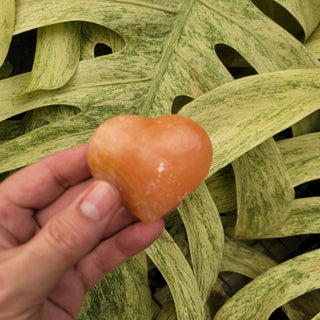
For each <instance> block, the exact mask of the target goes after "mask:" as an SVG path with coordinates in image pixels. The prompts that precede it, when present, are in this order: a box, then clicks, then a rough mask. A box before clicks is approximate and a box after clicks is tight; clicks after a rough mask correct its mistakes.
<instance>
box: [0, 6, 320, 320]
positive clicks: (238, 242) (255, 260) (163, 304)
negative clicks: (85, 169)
mask: <svg viewBox="0 0 320 320" xmlns="http://www.w3.org/2000/svg"><path fill="white" fill-rule="evenodd" d="M319 22H320V2H319V1H318V0H277V1H271V0H252V1H250V0H236V1H235V0H233V1H231V0H198V1H195V0H181V1H178V0H140V1H138V0H127V1H121V0H113V1H107V0H86V1H84V0H77V1H62V0H55V1H53V0H37V1H36V0H30V1H25V0H16V1H12V0H0V66H1V65H2V67H0V79H1V80H0V120H1V122H0V148H1V149H0V150H1V152H0V172H1V173H2V177H3V178H4V177H5V176H6V175H7V174H8V173H10V172H11V171H13V170H16V169H18V168H21V167H23V166H25V165H28V164H30V163H32V162H34V161H36V160H38V159H39V158H41V157H43V156H45V155H48V154H50V153H53V152H56V151H58V150H63V149H65V148H68V147H71V146H74V145H77V144H81V143H84V142H87V141H88V139H89V138H90V136H91V134H92V133H93V131H94V130H95V128H96V127H97V126H98V125H99V124H100V123H102V122H103V121H104V120H106V119H108V118H109V117H112V116H114V115H117V114H124V113H135V114H140V115H143V116H147V117H155V116H160V115H164V114H168V113H172V112H174V113H176V112H179V113H180V114H182V115H184V116H187V117H190V118H192V119H194V120H196V121H197V122H198V123H200V124H201V125H202V126H203V127H204V128H205V129H206V131H207V132H208V134H209V136H210V138H211V141H212V145H213V148H214V159H213V162H212V165H211V168H210V172H209V174H208V177H207V179H206V180H205V181H204V182H203V183H202V184H201V185H200V186H199V187H198V188H197V189H196V190H195V191H194V192H193V193H192V194H191V195H190V196H189V197H188V198H187V199H185V200H184V201H183V203H182V204H181V205H180V206H179V208H178V210H177V211H176V212H174V213H173V214H171V215H170V216H168V217H166V231H165V232H164V233H163V234H162V236H161V237H160V238H159V239H158V240H157V241H156V242H155V243H154V244H153V245H152V246H151V247H149V248H148V249H147V250H146V251H145V252H143V253H141V254H139V255H137V256H135V257H133V258H132V259H131V260H130V261H128V262H127V263H126V264H124V265H123V266H121V267H119V268H118V269H117V270H115V271H114V272H112V273H111V274H110V275H108V276H106V277H105V278H104V279H102V280H101V282H100V283H99V284H97V285H96V286H95V287H94V288H93V289H92V290H91V291H90V292H89V293H88V295H87V297H86V300H85V302H84V304H83V308H82V311H81V313H80V315H79V319H81V320H88V319H152V318H156V319H158V320H161V319H179V320H180V319H181V320H182V319H183V320H187V319H190V320H191V319H192V320H195V319H215V320H218V319H250V320H251V319H257V320H261V319H268V318H269V317H270V315H271V314H272V313H273V311H274V310H276V309H277V308H279V307H281V306H282V309H283V310H284V312H285V313H286V315H287V316H288V317H289V319H291V320H304V319H311V318H312V319H314V320H315V319H320V308H319V301H320V293H319V288H320V251H319V249H315V250H311V251H309V252H306V253H303V254H302V253H301V252H299V254H296V255H294V257H292V258H291V259H288V260H287V261H285V262H282V261H276V259H272V258H271V257H270V248H272V246H273V245H274V244H275V243H277V241H280V240H279V239H286V241H289V242H290V243H291V244H292V242H293V241H294V239H296V237H297V236H302V235H311V234H318V233H319V231H320V218H319V217H320V196H319V193H315V194H312V196H308V195H307V196H306V194H303V195H302V196H299V197H298V196H297V190H298V188H299V187H300V189H301V186H304V185H305V183H308V182H309V183H314V184H315V185H316V186H319V184H317V183H318V181H319V178H320V165H319V163H320V123H319V120H320V116H319V111H318V110H319V108H320V69H319V66H320V64H319V61H318V59H320V26H319ZM32 30H33V31H35V30H37V40H36V49H35V54H34V60H33V65H32V70H31V71H30V70H27V71H28V72H22V73H21V74H17V73H19V72H14V70H15V69H14V68H15V67H16V65H15V63H13V61H10V59H11V58H12V56H14V54H15V52H13V53H12V54H10V51H9V49H10V44H11V43H12V39H15V38H16V37H18V36H20V37H22V39H23V37H25V38H26V39H28V38H27V35H30V32H31V31H32ZM12 37H13V38H12ZM101 43H103V44H105V45H106V46H105V48H107V49H108V50H109V51H108V52H107V53H109V54H105V55H101V56H97V54H96V53H95V49H97V44H101ZM10 50H12V47H11V49H10ZM8 52H9V54H8ZM32 59H33V57H32ZM26 60H28V59H27V58H26ZM25 63H26V64H27V63H28V61H25ZM12 69H13V71H12ZM25 71H26V70H25ZM66 165H67V164H66ZM288 237H290V238H288ZM282 241H284V240H282ZM289 242H288V243H289ZM268 250H269V252H268ZM279 260H281V259H279ZM154 272H160V273H161V275H162V276H163V278H164V280H163V282H162V283H161V286H160V285H158V286H153V285H152V284H151V280H150V279H151V278H152V277H151V274H152V273H154ZM235 274H241V275H243V276H245V277H247V279H250V280H251V279H252V281H250V283H249V284H248V285H246V286H244V287H243V288H240V289H239V290H237V293H235V294H234V295H232V296H231V294H230V293H229V292H228V290H226V286H225V283H227V284H229V285H230V284H231V286H233V283H234V282H233V280H234V279H236V276H235ZM222 281H224V282H225V283H223V282H222ZM154 301H157V304H155V303H154Z"/></svg>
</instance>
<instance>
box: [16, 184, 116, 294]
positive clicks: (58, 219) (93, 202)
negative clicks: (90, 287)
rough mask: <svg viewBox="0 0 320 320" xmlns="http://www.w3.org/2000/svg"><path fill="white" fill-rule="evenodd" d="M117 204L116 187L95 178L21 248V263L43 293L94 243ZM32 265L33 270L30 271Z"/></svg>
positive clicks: (48, 290) (99, 238)
mask: <svg viewBox="0 0 320 320" xmlns="http://www.w3.org/2000/svg"><path fill="white" fill-rule="evenodd" d="M119 207H120V196H119V194H118V192H117V190H116V189H115V188H114V187H113V186H111V185H110V184H108V183H106V182H103V181H99V182H94V183H93V184H92V185H90V186H89V187H88V188H87V189H86V190H85V191H84V193H82V194H81V195H80V196H79V197H78V198H77V199H76V200H75V201H74V202H73V203H72V204H71V205H69V206H68V207H67V208H65V209H64V210H62V211H60V212H59V213H57V214H56V215H55V216H54V217H52V218H51V219H50V220H49V221H48V222H47V224H46V225H45V226H44V227H43V228H42V229H41V230H40V232H39V233H38V234H37V235H36V236H35V237H34V238H33V239H32V240H31V241H30V242H29V243H28V244H27V245H26V248H25V249H26V250H23V255H24V257H23V258H22V259H23V263H22V265H23V264H24V265H25V268H27V270H28V269H29V270H30V274H31V275H32V277H33V279H30V280H31V281H32V283H33V285H36V286H39V289H40V288H42V290H41V291H42V292H43V293H44V294H48V293H49V292H51V291H52V289H53V288H54V287H55V286H56V284H57V282H58V281H59V280H60V279H61V278H62V276H63V275H64V274H65V273H66V272H67V271H68V270H69V269H70V268H72V267H73V266H74V265H75V264H76V263H77V262H78V261H79V260H80V259H81V258H83V257H84V256H85V255H86V254H87V253H88V252H89V251H91V250H92V249H93V248H94V247H96V246H97V244H98V243H99V242H100V240H101V238H102V235H103V231H104V229H105V227H106V225H108V223H110V221H111V219H112V218H113V217H114V216H115V214H116V213H117V211H118V209H119ZM26 264H27V267H26ZM25 268H24V269H25ZM35 269H36V270H37V272H34V271H33V272H32V270H35ZM35 278H36V279H35Z"/></svg>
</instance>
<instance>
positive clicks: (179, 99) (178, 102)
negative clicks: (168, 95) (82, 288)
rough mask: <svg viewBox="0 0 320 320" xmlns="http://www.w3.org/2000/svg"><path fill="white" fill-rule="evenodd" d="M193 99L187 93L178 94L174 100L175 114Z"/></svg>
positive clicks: (172, 110) (173, 109)
mask: <svg viewBox="0 0 320 320" xmlns="http://www.w3.org/2000/svg"><path fill="white" fill-rule="evenodd" d="M191 101H193V98H192V97H189V96H187V95H179V96H176V97H175V98H174V99H173V102H172V107H171V112H172V113H173V114H177V113H178V112H179V111H180V110H181V108H182V107H183V106H185V105H186V104H188V103H189V102H191Z"/></svg>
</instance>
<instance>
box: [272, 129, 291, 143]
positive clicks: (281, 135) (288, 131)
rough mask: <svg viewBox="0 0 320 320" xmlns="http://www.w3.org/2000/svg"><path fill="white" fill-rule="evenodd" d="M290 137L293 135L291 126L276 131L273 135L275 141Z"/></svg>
mask: <svg viewBox="0 0 320 320" xmlns="http://www.w3.org/2000/svg"><path fill="white" fill-rule="evenodd" d="M292 137H293V134H292V128H287V129H285V130H283V131H281V132H279V133H277V134H276V135H275V136H274V139H275V140H276V141H279V140H283V139H289V138H292Z"/></svg>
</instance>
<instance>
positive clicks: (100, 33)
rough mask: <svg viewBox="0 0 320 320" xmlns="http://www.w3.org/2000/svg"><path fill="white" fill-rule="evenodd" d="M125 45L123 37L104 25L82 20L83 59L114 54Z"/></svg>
mask: <svg viewBox="0 0 320 320" xmlns="http://www.w3.org/2000/svg"><path fill="white" fill-rule="evenodd" d="M124 47H125V41H124V39H123V37H122V36H121V35H120V34H119V33H117V32H116V31H113V30H111V29H108V28H106V27H104V26H101V25H98V24H95V23H89V22H82V25H81V60H84V59H92V58H95V57H100V56H105V55H110V54H114V53H116V52H119V51H121V50H122V49H123V48H124Z"/></svg>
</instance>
